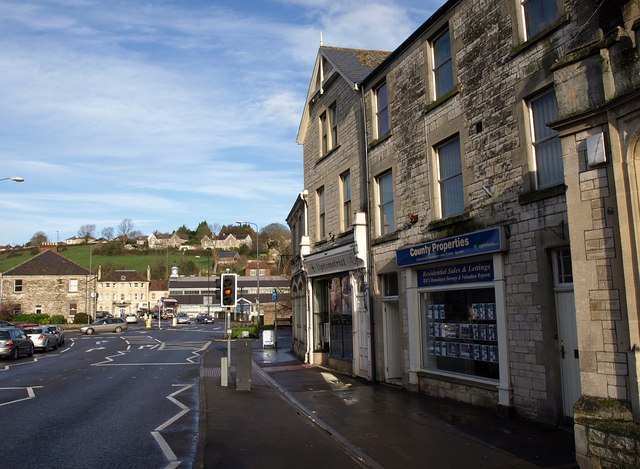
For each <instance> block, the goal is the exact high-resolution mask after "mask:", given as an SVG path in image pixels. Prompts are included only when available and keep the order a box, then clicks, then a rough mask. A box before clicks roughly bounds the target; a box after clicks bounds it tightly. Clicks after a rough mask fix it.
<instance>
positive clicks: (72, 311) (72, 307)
mask: <svg viewBox="0 0 640 469" xmlns="http://www.w3.org/2000/svg"><path fill="white" fill-rule="evenodd" d="M77 312H78V305H77V304H76V303H70V304H69V316H75V315H76V313H77Z"/></svg>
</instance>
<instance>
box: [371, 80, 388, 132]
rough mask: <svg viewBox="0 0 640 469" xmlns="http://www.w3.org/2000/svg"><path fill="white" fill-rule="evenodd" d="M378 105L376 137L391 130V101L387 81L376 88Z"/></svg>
mask: <svg viewBox="0 0 640 469" xmlns="http://www.w3.org/2000/svg"><path fill="white" fill-rule="evenodd" d="M374 93H375V106H376V115H375V117H376V132H377V133H376V138H380V137H382V136H384V135H385V134H386V133H387V132H389V101H388V96H387V82H386V81H385V82H382V83H381V84H380V85H378V86H377V87H376V88H375V90H374Z"/></svg>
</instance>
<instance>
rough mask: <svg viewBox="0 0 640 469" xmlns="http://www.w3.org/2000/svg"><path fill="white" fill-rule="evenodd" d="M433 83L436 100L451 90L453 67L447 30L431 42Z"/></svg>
mask: <svg viewBox="0 0 640 469" xmlns="http://www.w3.org/2000/svg"><path fill="white" fill-rule="evenodd" d="M432 50H433V81H434V87H435V92H436V96H435V97H436V99H438V98H439V97H441V96H442V95H444V94H446V93H448V92H449V91H451V89H452V88H453V65H452V63H451V39H450V38H449V30H448V29H447V30H446V31H444V32H443V33H442V34H440V35H439V36H438V37H437V38H435V39H434V41H433V42H432Z"/></svg>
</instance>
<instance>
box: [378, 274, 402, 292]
mask: <svg viewBox="0 0 640 469" xmlns="http://www.w3.org/2000/svg"><path fill="white" fill-rule="evenodd" d="M380 282H381V284H382V296H383V297H395V296H398V274H396V273H395V272H394V273H392V274H381V275H380Z"/></svg>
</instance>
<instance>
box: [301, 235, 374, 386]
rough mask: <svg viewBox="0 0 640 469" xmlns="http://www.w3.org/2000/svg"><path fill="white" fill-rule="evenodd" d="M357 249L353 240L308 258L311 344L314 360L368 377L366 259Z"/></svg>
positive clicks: (306, 264)
mask: <svg viewBox="0 0 640 469" xmlns="http://www.w3.org/2000/svg"><path fill="white" fill-rule="evenodd" d="M356 253H357V250H356V245H355V244H349V245H346V246H341V247H339V248H335V249H331V250H327V251H324V252H321V253H316V254H312V255H310V256H308V257H306V258H305V259H304V265H305V269H306V271H307V274H308V277H309V283H310V291H311V316H312V321H311V329H312V331H311V336H312V344H311V346H312V353H313V355H314V357H315V358H314V360H313V362H314V363H322V364H326V365H328V366H329V367H331V368H334V369H337V370H339V371H342V372H345V373H349V374H355V375H358V376H363V377H367V378H368V377H369V373H370V372H369V369H370V360H369V352H368V350H369V343H368V327H367V326H368V314H367V312H366V310H365V308H364V293H361V292H360V291H361V290H363V289H362V288H360V284H361V282H362V279H363V275H362V271H363V261H362V260H361V259H359V258H358V257H357V255H356ZM363 328H364V329H363Z"/></svg>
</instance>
